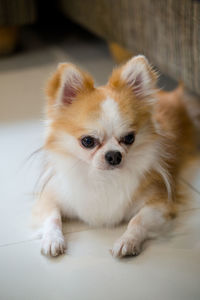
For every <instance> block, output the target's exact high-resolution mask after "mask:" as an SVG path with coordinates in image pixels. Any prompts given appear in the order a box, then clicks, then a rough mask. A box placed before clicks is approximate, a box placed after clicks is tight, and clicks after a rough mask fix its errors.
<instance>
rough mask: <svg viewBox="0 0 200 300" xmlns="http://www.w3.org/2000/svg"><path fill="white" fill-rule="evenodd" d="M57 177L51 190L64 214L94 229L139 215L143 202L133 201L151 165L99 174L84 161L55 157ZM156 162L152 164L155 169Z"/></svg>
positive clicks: (150, 161) (137, 165)
mask: <svg viewBox="0 0 200 300" xmlns="http://www.w3.org/2000/svg"><path fill="white" fill-rule="evenodd" d="M51 162H53V165H54V170H55V174H56V175H55V176H54V178H53V179H52V180H51V183H50V184H51V188H53V190H54V192H55V193H56V196H57V197H58V198H57V201H58V203H59V205H60V208H61V211H62V213H63V214H65V215H67V216H69V217H78V218H79V219H81V220H83V221H85V222H86V223H89V224H91V225H94V226H101V225H106V226H109V225H115V224H118V223H119V222H121V221H122V220H123V219H125V218H126V217H127V215H130V210H131V211H133V214H134V212H137V210H138V209H140V207H141V206H142V205H143V203H142V201H141V203H140V204H139V205H138V201H137V202H136V201H135V200H134V201H133V197H134V192H135V190H136V189H137V187H138V185H139V182H140V180H141V175H142V174H143V172H142V169H144V170H146V168H147V162H146V163H145V162H144V159H143V162H142V165H141V164H140V163H139V160H138V161H137V162H138V164H136V163H135V164H134V165H132V164H131V163H130V161H129V164H127V165H124V166H123V168H121V169H116V170H110V171H108V170H96V169H93V170H91V168H89V166H88V165H87V164H85V163H83V162H81V161H77V160H73V159H72V158H70V159H66V158H65V159H63V158H61V157H59V156H54V157H53V158H52V157H51ZM151 163H152V159H150V160H148V165H151Z"/></svg>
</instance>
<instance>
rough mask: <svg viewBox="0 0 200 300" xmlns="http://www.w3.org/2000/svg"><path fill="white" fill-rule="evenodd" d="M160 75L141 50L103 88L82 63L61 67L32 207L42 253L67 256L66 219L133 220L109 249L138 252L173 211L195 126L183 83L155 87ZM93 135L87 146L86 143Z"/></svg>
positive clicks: (50, 90) (52, 85) (53, 83)
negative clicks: (162, 88) (172, 88)
mask: <svg viewBox="0 0 200 300" xmlns="http://www.w3.org/2000/svg"><path fill="white" fill-rule="evenodd" d="M156 79H157V76H156V73H155V72H154V71H153V70H152V68H151V67H150V65H149V63H148V61H147V59H146V58H145V57H144V56H142V55H139V56H136V57H133V58H132V59H131V60H129V61H128V62H127V63H126V64H125V65H123V66H122V67H119V68H117V69H115V70H114V71H113V74H112V75H111V77H110V79H109V81H108V83H107V85H105V86H102V87H98V88H96V87H94V85H93V80H92V78H91V77H90V75H88V74H87V73H85V72H83V71H82V70H80V69H79V68H78V67H76V66H74V65H72V64H69V63H64V64H60V65H59V66H58V69H57V70H56V72H55V74H53V76H52V78H51V79H50V80H49V82H48V85H47V90H46V94H47V98H48V102H47V110H46V133H45V143H44V146H43V151H44V166H45V167H44V174H43V180H44V182H45V185H44V188H43V190H42V192H41V194H40V197H38V200H37V203H36V206H35V208H34V218H35V220H37V222H38V224H39V226H40V232H41V234H42V246H41V250H42V253H43V254H46V255H51V256H57V255H59V254H62V253H64V251H65V241H64V237H63V233H62V218H64V217H65V218H66V219H73V218H75V219H80V220H82V221H84V222H86V223H88V224H90V225H91V226H115V225H118V224H120V223H121V222H124V221H125V222H128V227H127V230H126V231H125V232H124V234H123V235H122V236H121V237H120V238H119V240H118V241H116V243H115V244H114V246H113V248H112V254H113V256H115V257H122V256H126V255H137V254H139V252H140V251H141V246H142V243H143V241H144V240H146V239H147V238H148V237H150V236H151V235H152V234H156V233H158V232H160V230H161V229H163V228H165V227H166V226H167V225H168V224H169V223H170V220H171V219H172V218H173V217H174V216H175V215H176V204H177V202H178V200H177V199H178V198H177V187H176V185H177V176H178V174H179V171H180V168H181V165H182V161H183V160H184V155H185V152H188V151H190V145H191V144H192V142H193V133H192V126H191V123H190V120H189V117H188V115H187V112H186V110H185V108H184V105H183V104H182V101H181V95H182V91H180V88H178V89H177V90H176V91H174V92H171V93H166V92H164V91H160V92H158V91H157V89H156ZM127 135H129V139H130V138H131V137H132V138H133V140H132V141H131V143H130V144H126V143H125V141H126V139H127ZM88 136H89V137H90V138H89V141H90V142H91V141H92V142H94V145H93V147H90V148H86V147H85V146H84V145H83V139H84V137H88ZM91 138H92V140H91ZM186 139H187V140H186ZM87 142H88V139H87ZM107 153H109V154H110V153H111V154H113V153H114V155H115V154H116V153H117V155H118V158H119V160H118V162H117V163H116V164H115V163H113V161H111V164H110V162H109V160H107V158H106V155H107ZM119 153H120V154H119ZM115 158H116V157H115ZM109 159H110V158H109ZM112 159H113V158H111V160H112ZM116 159H117V158H116Z"/></svg>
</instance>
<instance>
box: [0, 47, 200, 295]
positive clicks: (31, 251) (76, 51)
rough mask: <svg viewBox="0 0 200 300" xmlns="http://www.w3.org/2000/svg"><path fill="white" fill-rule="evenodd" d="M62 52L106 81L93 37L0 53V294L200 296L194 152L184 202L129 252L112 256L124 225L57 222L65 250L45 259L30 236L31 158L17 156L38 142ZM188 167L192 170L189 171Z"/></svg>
mask: <svg viewBox="0 0 200 300" xmlns="http://www.w3.org/2000/svg"><path fill="white" fill-rule="evenodd" d="M66 60H70V61H73V62H75V63H77V64H79V65H80V66H82V67H84V68H86V69H87V70H88V71H90V72H91V73H92V74H93V75H94V76H95V77H96V79H97V82H98V83H100V84H101V83H103V82H105V81H106V78H107V75H108V74H109V73H110V71H111V69H112V67H113V62H112V60H111V58H110V56H109V54H108V52H107V50H106V47H105V46H104V45H103V44H102V43H99V44H98V42H97V44H94V43H89V42H85V43H84V42H81V43H78V42H75V43H74V42H73V43H67V42H66V43H65V44H62V45H56V46H55V45H51V46H48V47H44V48H41V49H39V50H35V51H28V52H27V53H26V52H25V53H18V54H16V55H15V56H13V57H10V58H4V59H3V60H1V61H0V94H1V98H0V144H1V147H0V149H1V156H0V166H1V172H0V183H1V200H0V213H1V217H0V299H2V300H11V299H13V300H16V299H20V300H23V299H34V300H40V299H48V300H51V299H59V300H60V299H70V300H73V299H76V300H78V299H87V300H90V299H92V300H93V299H99V300H100V299H101V300H102V299H116V300H117V299H120V300H121V299H125V300H128V299H140V300H142V299H145V300H146V299H154V300H155V299H159V300H160V299H162V300H165V299H166V300H168V299H176V300H179V299H181V300H188V299H191V300H194V299H198V300H199V299H200V279H199V278H200V171H199V164H200V159H199V160H196V161H195V163H194V166H191V168H190V169H191V170H192V173H194V171H195V170H196V176H193V179H191V176H190V175H189V176H188V174H190V173H189V170H187V172H185V174H183V181H182V185H183V188H185V189H186V190H187V192H189V194H188V196H187V197H189V198H190V202H191V206H190V208H187V209H185V210H183V212H182V213H181V215H180V217H179V218H178V220H177V221H176V224H175V226H174V230H172V231H171V232H170V233H169V234H168V236H166V237H162V238H159V239H157V240H155V241H149V242H147V243H146V245H145V250H144V251H143V253H142V254H141V255H140V256H138V257H136V258H128V259H123V260H116V259H113V258H112V257H111V255H110V253H109V248H111V246H112V244H113V242H114V241H115V239H116V238H118V237H119V236H120V234H121V233H122V232H123V230H124V228H125V227H124V226H120V227H119V228H116V229H93V228H89V227H88V226H87V225H84V224H81V223H71V224H69V225H65V227H64V232H65V237H66V241H67V245H68V251H67V255H64V256H62V257H59V258H56V259H48V258H46V257H44V256H42V255H41V254H40V251H39V248H40V245H39V244H40V241H38V240H36V239H33V238H31V236H30V229H29V217H30V212H31V206H32V203H33V197H32V195H31V192H32V190H33V185H34V183H35V181H36V176H37V171H36V169H37V164H36V163H33V164H31V162H30V161H28V162H27V163H25V162H24V161H25V160H26V158H27V157H28V155H29V154H30V153H31V152H33V151H34V150H35V149H37V147H39V146H40V145H41V143H42V122H41V119H42V114H41V112H42V109H43V103H44V100H43V91H42V89H43V83H44V81H45V80H46V78H47V77H48V76H49V74H50V73H51V72H52V71H53V70H54V68H55V66H56V65H57V63H58V62H62V61H66ZM193 175H194V174H193Z"/></svg>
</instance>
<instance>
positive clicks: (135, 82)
mask: <svg viewBox="0 0 200 300" xmlns="http://www.w3.org/2000/svg"><path fill="white" fill-rule="evenodd" d="M156 81H157V74H156V72H155V71H153V70H152V68H151V66H150V64H149V63H148V60H147V59H146V57H144V56H143V55H138V56H134V57H133V58H132V59H130V60H129V61H128V62H127V63H126V64H125V65H123V66H122V67H120V68H117V69H115V70H114V71H113V74H112V76H111V78H110V80H109V84H110V85H111V86H112V87H114V88H121V87H123V86H127V87H129V88H130V89H131V90H132V92H133V93H134V95H135V96H136V97H138V98H145V97H148V96H151V95H152V94H153V93H154V92H155V86H156Z"/></svg>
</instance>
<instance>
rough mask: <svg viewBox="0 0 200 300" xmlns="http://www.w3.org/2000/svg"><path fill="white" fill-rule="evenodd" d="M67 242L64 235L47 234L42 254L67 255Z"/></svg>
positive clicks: (44, 237) (42, 246) (43, 239)
mask: <svg viewBox="0 0 200 300" xmlns="http://www.w3.org/2000/svg"><path fill="white" fill-rule="evenodd" d="M65 249H66V246H65V240H64V236H63V235H62V233H57V232H50V233H46V234H45V235H44V236H43V238H42V245H41V253H42V254H44V255H47V256H58V255H60V254H63V253H65Z"/></svg>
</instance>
